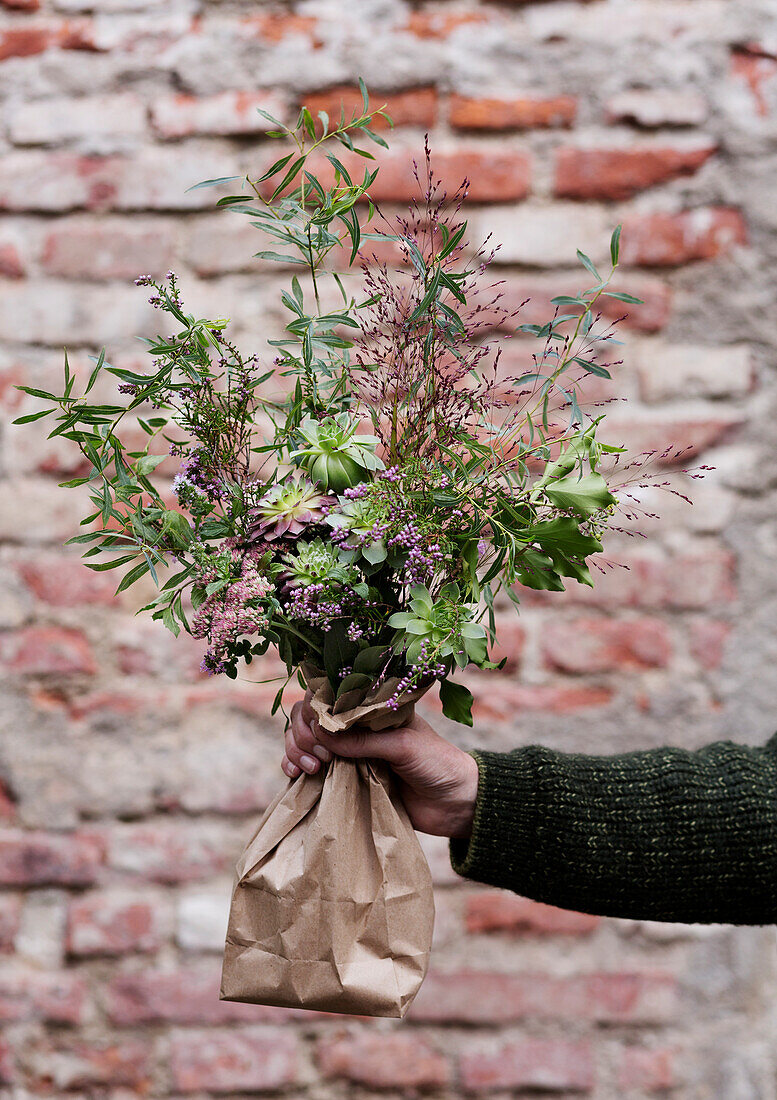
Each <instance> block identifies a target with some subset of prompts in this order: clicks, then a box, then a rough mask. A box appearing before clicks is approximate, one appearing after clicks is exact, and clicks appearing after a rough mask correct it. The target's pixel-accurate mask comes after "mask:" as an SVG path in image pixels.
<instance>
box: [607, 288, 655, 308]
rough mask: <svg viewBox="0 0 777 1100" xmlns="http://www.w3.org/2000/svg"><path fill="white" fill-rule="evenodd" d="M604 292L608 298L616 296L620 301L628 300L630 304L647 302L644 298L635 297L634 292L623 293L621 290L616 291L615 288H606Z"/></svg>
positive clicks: (640, 304)
mask: <svg viewBox="0 0 777 1100" xmlns="http://www.w3.org/2000/svg"><path fill="white" fill-rule="evenodd" d="M604 294H605V297H606V298H615V299H616V301H618V302H628V303H629V305H633V306H642V305H644V304H645V303H644V301H643V300H642V298H635V297H634V295H633V294H623V293H621V292H620V291H618V292H616V291H614V290H605V292H604Z"/></svg>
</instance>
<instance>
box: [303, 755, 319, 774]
mask: <svg viewBox="0 0 777 1100" xmlns="http://www.w3.org/2000/svg"><path fill="white" fill-rule="evenodd" d="M299 762H300V764H301V765H302V767H303V768H304V770H305V771H306V772H314V771H316V770H317V769H318V760H314V759H313V757H312V756H301V757H300V758H299Z"/></svg>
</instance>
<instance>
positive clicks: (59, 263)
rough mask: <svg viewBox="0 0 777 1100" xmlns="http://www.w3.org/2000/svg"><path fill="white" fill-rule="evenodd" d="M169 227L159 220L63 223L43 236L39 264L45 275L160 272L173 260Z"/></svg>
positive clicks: (96, 276) (128, 276)
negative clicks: (131, 222) (130, 222)
mask: <svg viewBox="0 0 777 1100" xmlns="http://www.w3.org/2000/svg"><path fill="white" fill-rule="evenodd" d="M173 257H174V243H173V231H172V227H171V226H170V225H168V224H161V223H159V222H151V221H145V222H140V223H138V222H135V223H133V224H129V223H128V222H127V221H125V220H122V221H121V222H119V221H110V220H101V221H99V222H91V221H87V220H82V219H78V220H73V221H63V222H59V223H57V224H56V225H55V227H54V228H53V229H52V230H51V232H50V233H49V234H48V235H47V237H46V238H45V241H44V246H43V255H42V257H41V266H42V268H43V270H44V271H45V272H46V273H47V274H48V275H64V276H65V277H66V278H69V279H72V278H76V279H77V278H84V279H132V278H135V276H137V275H145V274H150V275H162V274H164V272H165V271H167V270H168V268H170V267H171V266H172V264H173Z"/></svg>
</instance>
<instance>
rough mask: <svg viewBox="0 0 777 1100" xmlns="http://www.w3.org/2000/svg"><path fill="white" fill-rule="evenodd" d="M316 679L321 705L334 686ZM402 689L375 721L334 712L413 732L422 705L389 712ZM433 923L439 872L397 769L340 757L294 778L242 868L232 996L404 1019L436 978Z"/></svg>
mask: <svg viewBox="0 0 777 1100" xmlns="http://www.w3.org/2000/svg"><path fill="white" fill-rule="evenodd" d="M311 679H312V678H311ZM308 684H309V686H310V688H311V690H313V691H314V692H315V696H314V706H315V697H316V696H319V691H322V690H323V685H320V684H319V685H318V686H317V687H314V684H313V683H312V682H311V680H308ZM327 687H329V685H328V683H327ZM329 692H330V694H331V687H329ZM390 694H391V693H390V692H389V695H386V696H384V699H383V700H382V701H381V702H380V703H376V701H375V700H372V703H368V704H367V707H368V708H369V707H370V706H372V707H373V708H374V709H372V710H371V711H370V714H369V715H367V714H363V715H361V714H360V715H359V716H357V717H352V714H351V713H348V714H347V716H346V713H341V714H340V715H337V716H334V717H335V718H337V719H339V720H341V721H347V719H348V718H350V719H351V720H350V721H348V726H350V725H353V724H354V723H355V722H359V721H363V720H364V718H368V719H370V720H371V721H372V722H375V721H378V722H381V721H382V719H386V718H388V719H389V721H387V722H385V721H383V722H382V725H381V726H379V727H378V728H386V727H387V726H388V725H392V726H397V725H401V724H403V723H404V722H405V721H407V720H408V718H409V717H410V716H412V705H413V704H412V702H411V703H410V713H409V715H408V714H407V713H405V715H404V716H403V715H402V714H401V713H400V712H394V711H388V710H387V708H386V706H385V698H388V697H389V696H390ZM321 700H322V696H319V702H321ZM322 705H323V704H322ZM363 709H364V708H363V707H358V706H357V707H356V708H353V710H354V711H358V710H363ZM316 710H317V713H319V715H320V716H321V718H322V725H324V721H323V715H322V712H321V711H320V710H319V709H318V707H316ZM325 713H328V714H329V718H330V720H331V718H332V714H331V704H330V710H329V711H328V712H326V711H325ZM341 728H347V727H346V726H344V727H341ZM373 728H375V727H374V726H373ZM433 927H434V900H433V896H432V878H431V873H430V871H429V865H428V864H427V862H426V858H425V856H424V854H423V851H422V850H421V846H420V844H419V843H418V838H417V837H416V835H415V832H414V831H413V827H412V825H411V824H410V820H409V818H408V816H407V811H406V810H405V808H404V805H403V804H402V801H401V799H400V798H399V796H398V794H397V793H396V791H395V789H394V784H393V781H392V779H391V773H390V770H389V769H388V767H387V766H386V765H385V764H384V763H382V762H380V761H371V760H358V761H353V760H343V759H339V758H337V757H335V759H333V760H332V762H331V763H330V764H329V765H325V766H324V767H322V768H321V770H320V771H319V772H318V773H317V774H316V775H313V776H310V775H303V776H300V778H299V779H296V780H293V781H290V782H289V784H288V786H287V787H286V789H285V790H283V791H281V792H280V794H279V795H278V796H277V797H276V799H275V800H274V802H273V803H272V805H271V806H270V807H269V808H268V809H267V811H266V813H265V814H264V817H263V818H262V820H261V821H260V823H259V827H258V829H257V831H256V833H255V834H254V836H253V838H252V839H251V841H250V842H249V844H248V845H247V847H246V849H245V851H244V852H243V854H242V856H241V857H240V859H239V861H238V864H237V867H236V875H235V884H234V889H233V893H232V903H231V907H230V914H229V925H228V930H227V938H226V945H225V951H224V962H223V967H222V978H221V993H220V997H221V999H222V1000H227V1001H246V1002H249V1003H252V1004H265V1005H280V1006H282V1007H285V1008H308V1009H317V1010H319V1011H323V1012H342V1013H351V1014H355V1015H361V1016H394V1017H401V1016H404V1014H405V1012H406V1011H407V1009H408V1008H409V1006H410V1004H411V1003H412V1001H413V998H414V997H415V995H416V993H417V992H418V989H419V988H420V985H421V982H422V981H423V979H424V977H425V975H426V971H427V967H428V965H429V954H430V951H431V942H432V931H433Z"/></svg>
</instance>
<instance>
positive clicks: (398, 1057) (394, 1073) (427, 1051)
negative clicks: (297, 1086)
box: [316, 1032, 450, 1090]
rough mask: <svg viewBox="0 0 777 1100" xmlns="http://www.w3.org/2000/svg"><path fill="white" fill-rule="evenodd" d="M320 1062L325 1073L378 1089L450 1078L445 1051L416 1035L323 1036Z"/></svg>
mask: <svg viewBox="0 0 777 1100" xmlns="http://www.w3.org/2000/svg"><path fill="white" fill-rule="evenodd" d="M316 1057H317V1060H318V1065H319V1067H320V1069H321V1072H322V1074H323V1075H324V1076H325V1077H341V1078H345V1080H347V1081H353V1082H355V1083H356V1084H358V1085H365V1086H366V1087H367V1088H374V1089H403V1090H405V1089H436V1088H444V1087H445V1086H446V1085H447V1084H448V1082H449V1080H450V1067H449V1066H448V1063H447V1061H446V1059H445V1058H444V1057H443V1055H442V1054H439V1053H438V1052H437V1051H435V1050H433V1049H432V1048H431V1047H430V1046H429V1045H428V1044H427V1043H426V1042H424V1041H423V1040H421V1039H417V1038H416V1037H415V1036H412V1035H400V1034H398V1033H396V1032H394V1033H388V1032H387V1033H385V1034H383V1035H350V1036H347V1037H343V1038H335V1039H332V1038H329V1037H327V1038H326V1039H324V1040H322V1042H321V1043H320V1044H319V1047H318V1051H317V1055H316Z"/></svg>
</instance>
